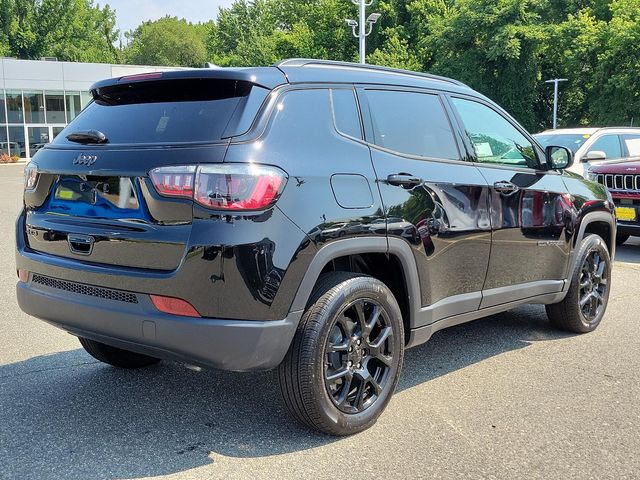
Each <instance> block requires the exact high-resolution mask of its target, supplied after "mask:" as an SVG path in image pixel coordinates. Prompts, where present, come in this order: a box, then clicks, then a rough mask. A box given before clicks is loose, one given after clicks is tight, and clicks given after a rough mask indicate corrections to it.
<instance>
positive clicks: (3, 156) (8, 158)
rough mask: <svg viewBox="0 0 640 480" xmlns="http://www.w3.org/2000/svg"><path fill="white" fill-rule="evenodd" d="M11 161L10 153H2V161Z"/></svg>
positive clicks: (0, 161) (0, 159)
mask: <svg viewBox="0 0 640 480" xmlns="http://www.w3.org/2000/svg"><path fill="white" fill-rule="evenodd" d="M9 162H11V157H10V156H9V154H8V153H3V154H2V155H0V163H9Z"/></svg>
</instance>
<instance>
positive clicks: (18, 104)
mask: <svg viewBox="0 0 640 480" xmlns="http://www.w3.org/2000/svg"><path fill="white" fill-rule="evenodd" d="M7 117H8V118H7V120H8V122H9V123H23V122H24V110H23V108H22V92H17V91H12V90H7Z"/></svg>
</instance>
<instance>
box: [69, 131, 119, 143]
mask: <svg viewBox="0 0 640 480" xmlns="http://www.w3.org/2000/svg"><path fill="white" fill-rule="evenodd" d="M67 140H69V141H70V142H75V143H85V144H89V143H108V142H109V139H108V138H107V136H106V135H105V134H104V133H102V132H100V131H98V130H87V131H83V132H73V133H70V134H69V135H67Z"/></svg>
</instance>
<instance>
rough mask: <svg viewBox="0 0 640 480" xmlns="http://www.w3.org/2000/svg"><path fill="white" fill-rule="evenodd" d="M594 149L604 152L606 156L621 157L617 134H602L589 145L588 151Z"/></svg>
mask: <svg viewBox="0 0 640 480" xmlns="http://www.w3.org/2000/svg"><path fill="white" fill-rule="evenodd" d="M594 150H597V151H599V152H604V154H605V155H606V157H607V158H620V157H622V149H621V148H620V139H619V138H618V135H603V136H602V137H600V138H599V139H597V140H596V141H595V142H594V144H593V145H591V146H590V147H589V151H590V152H593V151H594Z"/></svg>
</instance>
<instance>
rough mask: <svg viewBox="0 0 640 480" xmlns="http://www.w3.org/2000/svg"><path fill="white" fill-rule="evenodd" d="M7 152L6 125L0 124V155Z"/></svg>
mask: <svg viewBox="0 0 640 480" xmlns="http://www.w3.org/2000/svg"><path fill="white" fill-rule="evenodd" d="M4 154H7V155H8V154H9V142H7V127H6V126H5V125H2V126H0V155H4Z"/></svg>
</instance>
